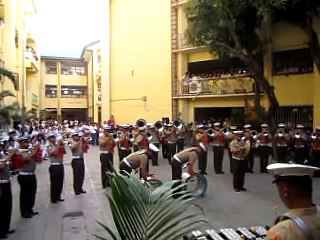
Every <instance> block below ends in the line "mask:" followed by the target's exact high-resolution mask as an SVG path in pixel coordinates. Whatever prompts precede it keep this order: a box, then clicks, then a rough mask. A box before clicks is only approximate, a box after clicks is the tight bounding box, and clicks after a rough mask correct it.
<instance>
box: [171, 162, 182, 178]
mask: <svg viewBox="0 0 320 240" xmlns="http://www.w3.org/2000/svg"><path fill="white" fill-rule="evenodd" d="M171 173H172V180H181V179H182V163H180V162H178V161H177V160H176V159H174V158H172V160H171Z"/></svg>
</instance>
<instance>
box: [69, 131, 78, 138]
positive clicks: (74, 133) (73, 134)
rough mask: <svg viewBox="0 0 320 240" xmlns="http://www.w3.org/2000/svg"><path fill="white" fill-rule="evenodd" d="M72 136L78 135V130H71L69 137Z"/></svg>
mask: <svg viewBox="0 0 320 240" xmlns="http://www.w3.org/2000/svg"><path fill="white" fill-rule="evenodd" d="M73 136H79V132H78V131H73V132H72V133H71V137H73Z"/></svg>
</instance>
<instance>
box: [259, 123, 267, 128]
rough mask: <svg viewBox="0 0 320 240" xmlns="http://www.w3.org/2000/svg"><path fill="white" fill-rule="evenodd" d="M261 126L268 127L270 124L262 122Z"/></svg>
mask: <svg viewBox="0 0 320 240" xmlns="http://www.w3.org/2000/svg"><path fill="white" fill-rule="evenodd" d="M260 126H261V127H262V128H267V127H268V124H266V123H262V124H261V125H260Z"/></svg>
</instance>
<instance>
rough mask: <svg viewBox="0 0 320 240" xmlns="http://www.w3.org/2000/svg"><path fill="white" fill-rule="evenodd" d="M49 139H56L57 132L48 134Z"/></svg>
mask: <svg viewBox="0 0 320 240" xmlns="http://www.w3.org/2000/svg"><path fill="white" fill-rule="evenodd" d="M49 137H56V133H55V132H49V133H48V138H49Z"/></svg>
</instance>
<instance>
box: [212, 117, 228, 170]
mask: <svg viewBox="0 0 320 240" xmlns="http://www.w3.org/2000/svg"><path fill="white" fill-rule="evenodd" d="M213 126H214V130H213V139H212V146H213V166H214V171H215V173H216V174H224V172H223V171H222V162H223V155H224V144H225V135H224V133H223V131H222V129H221V128H220V126H221V125H220V122H215V123H214V124H213Z"/></svg>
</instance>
